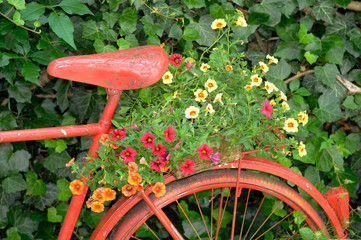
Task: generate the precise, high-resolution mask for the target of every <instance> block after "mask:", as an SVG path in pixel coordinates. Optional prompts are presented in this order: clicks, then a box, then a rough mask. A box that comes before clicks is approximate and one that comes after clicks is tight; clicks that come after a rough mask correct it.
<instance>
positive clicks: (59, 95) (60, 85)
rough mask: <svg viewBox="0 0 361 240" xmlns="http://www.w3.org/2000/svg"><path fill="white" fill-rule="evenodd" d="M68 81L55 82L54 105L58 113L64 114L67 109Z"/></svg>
mask: <svg viewBox="0 0 361 240" xmlns="http://www.w3.org/2000/svg"><path fill="white" fill-rule="evenodd" d="M69 87H70V81H67V80H63V79H59V80H57V81H56V83H55V85H54V87H53V89H54V90H56V103H57V104H58V106H59V108H60V111H61V112H64V111H65V110H66V109H67V108H68V107H69V99H68V91H69Z"/></svg>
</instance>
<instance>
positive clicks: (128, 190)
mask: <svg viewBox="0 0 361 240" xmlns="http://www.w3.org/2000/svg"><path fill="white" fill-rule="evenodd" d="M136 192H137V190H136V189H135V187H134V186H130V185H129V184H127V185H125V186H123V187H122V193H123V194H124V196H126V197H130V196H132V195H134V194H135V193H136Z"/></svg>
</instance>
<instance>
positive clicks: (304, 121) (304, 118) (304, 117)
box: [298, 111, 308, 126]
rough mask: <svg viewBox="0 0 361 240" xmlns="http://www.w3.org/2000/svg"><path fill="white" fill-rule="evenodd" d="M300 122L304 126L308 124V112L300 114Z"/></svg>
mask: <svg viewBox="0 0 361 240" xmlns="http://www.w3.org/2000/svg"><path fill="white" fill-rule="evenodd" d="M298 122H299V123H302V125H303V126H305V125H306V124H307V123H308V114H307V113H306V111H303V112H300V113H299V114H298Z"/></svg>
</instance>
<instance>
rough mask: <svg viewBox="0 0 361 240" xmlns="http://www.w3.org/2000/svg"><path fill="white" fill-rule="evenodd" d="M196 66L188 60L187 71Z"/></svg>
mask: <svg viewBox="0 0 361 240" xmlns="http://www.w3.org/2000/svg"><path fill="white" fill-rule="evenodd" d="M192 67H194V65H193V64H192V63H190V62H188V61H187V65H186V68H187V71H188V72H190V71H191V68H192Z"/></svg>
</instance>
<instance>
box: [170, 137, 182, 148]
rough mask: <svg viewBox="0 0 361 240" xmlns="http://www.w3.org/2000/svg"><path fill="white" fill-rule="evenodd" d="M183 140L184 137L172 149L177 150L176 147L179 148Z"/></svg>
mask: <svg viewBox="0 0 361 240" xmlns="http://www.w3.org/2000/svg"><path fill="white" fill-rule="evenodd" d="M181 142H183V140H182V139H180V140H179V142H178V143H177V144H176V145H175V146H174V148H172V150H176V149H178V148H179V146H180V144H181Z"/></svg>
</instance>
